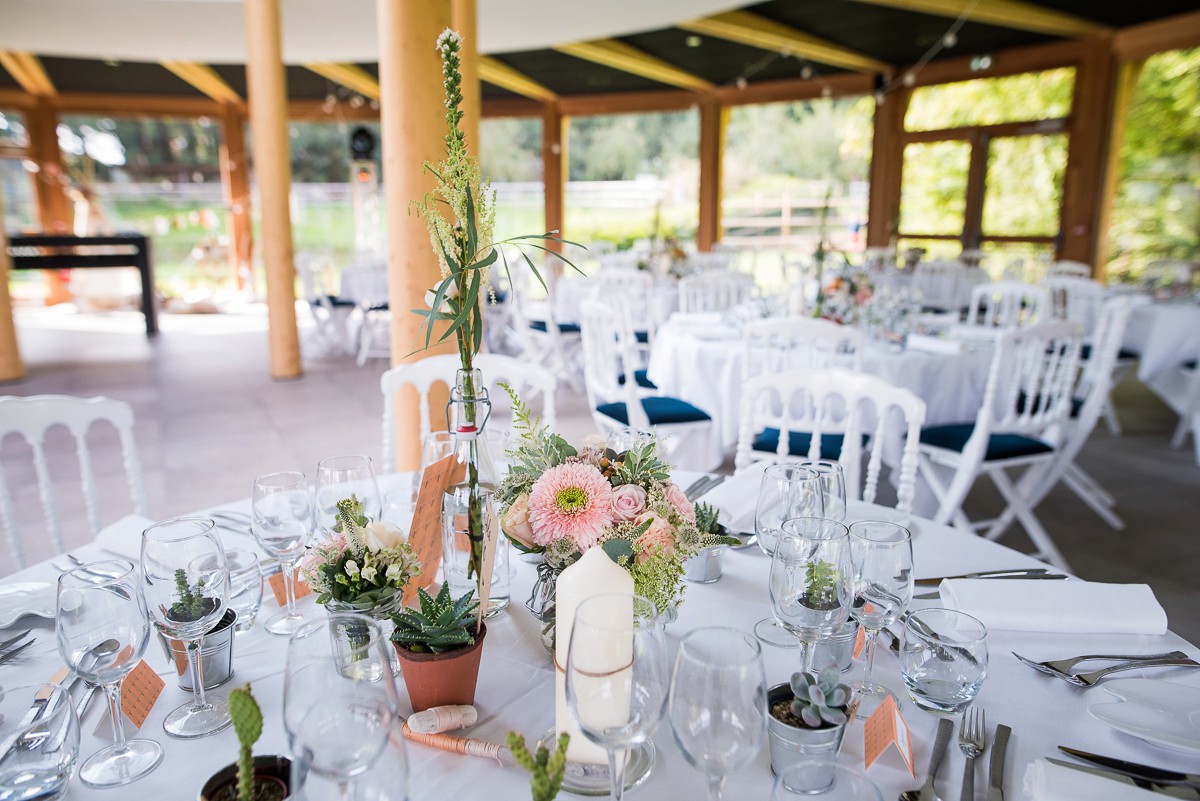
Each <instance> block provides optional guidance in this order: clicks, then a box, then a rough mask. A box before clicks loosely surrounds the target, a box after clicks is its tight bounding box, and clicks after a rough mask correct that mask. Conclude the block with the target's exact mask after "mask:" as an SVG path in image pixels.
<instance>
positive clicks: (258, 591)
mask: <svg viewBox="0 0 1200 801" xmlns="http://www.w3.org/2000/svg"><path fill="white" fill-rule="evenodd" d="M225 565H226V566H227V567H228V568H229V608H230V609H232V610H233V611H234V612H237V623H236V624H235V625H234V631H236V632H237V633H239V634H241V633H243V632H247V631H250V629H252V628H254V618H255V617H257V616H258V610H259V609H261V608H262V599H263V577H262V566H261V565H260V564H259V561H258V554H256V553H255V552H254V551H248V550H244V549H241V548H226V549H225Z"/></svg>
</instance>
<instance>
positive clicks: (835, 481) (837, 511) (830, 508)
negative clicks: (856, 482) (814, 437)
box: [799, 459, 846, 523]
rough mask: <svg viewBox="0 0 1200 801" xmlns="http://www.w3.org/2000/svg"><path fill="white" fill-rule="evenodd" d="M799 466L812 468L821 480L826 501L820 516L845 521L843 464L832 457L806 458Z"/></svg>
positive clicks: (823, 496) (823, 499)
mask: <svg viewBox="0 0 1200 801" xmlns="http://www.w3.org/2000/svg"><path fill="white" fill-rule="evenodd" d="M799 466H800V467H804V468H807V469H808V470H812V471H813V472H814V473H816V474H817V478H818V480H819V481H820V484H821V498H822V501H823V503H824V509H823V511H822V513H821V515H820V517H824V518H825V519H826V520H836V521H838V522H839V523H841V522H843V521H845V519H846V473H845V471H844V470H842V466H841V465H840V464H839V463H837V462H835V461H833V460H831V459H805V460H804V461H802V462H799Z"/></svg>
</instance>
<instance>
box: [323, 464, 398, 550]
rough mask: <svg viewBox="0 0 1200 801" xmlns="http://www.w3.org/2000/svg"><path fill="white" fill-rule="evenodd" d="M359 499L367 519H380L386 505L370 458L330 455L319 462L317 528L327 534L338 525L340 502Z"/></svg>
mask: <svg viewBox="0 0 1200 801" xmlns="http://www.w3.org/2000/svg"><path fill="white" fill-rule="evenodd" d="M351 496H353V497H355V498H357V499H358V502H359V503H361V504H362V507H363V515H364V516H366V518H367V520H378V519H379V513H380V510H381V508H382V503H381V501H380V499H379V484H378V483H377V482H376V481H375V468H374V467H373V466H372V465H371V457H370V456H330V457H328V458H326V459H322V460H321V461H319V462H317V525H318V527H319V528H320V529H321V531H323V532H325V533H326V534H330V533H332V532H333V530H334V528H335V527H336V526H337V514H338V509H337V505H338V501H341V500H345V499H346V498H349V497H351Z"/></svg>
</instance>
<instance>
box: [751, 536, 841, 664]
mask: <svg viewBox="0 0 1200 801" xmlns="http://www.w3.org/2000/svg"><path fill="white" fill-rule="evenodd" d="M851 570H852V568H851V565H850V535H849V532H848V531H847V529H846V527H845V526H844V525H842V524H841V523H839V522H837V521H836V520H825V519H823V518H817V517H800V518H796V519H794V520H788V521H787V522H785V523H784V524H783V534H782V535H781V536H780V538H779V542H778V544H777V545H776V547H775V554H774V556H772V557H771V572H770V577H769V579H768V582H769V585H770V591H771V610H772V611H773V612H774V613H775V619H776V620H778V621H779V623H780V624H781V625H782V626H783V627H784V628H785V629H787V630H788V631H790V632H791V633H792V634H793V635H794V636H795V637H796V638H797V639H799V640H800V642H801V643H803V644H804V646H805V648H804V669H805V670H809V671H811V670H813V666H814V664H815V661H816V643H817V640H819V639H821V638H823V637H830V636H832V635H833V633H834V631H836V630H837V629H838V628H840V627H841V625H842V624H843V623H845V622H846V618H847V615H848V614H849V607H850V601H851V597H850V578H851Z"/></svg>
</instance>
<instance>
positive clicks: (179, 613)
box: [171, 568, 204, 621]
mask: <svg viewBox="0 0 1200 801" xmlns="http://www.w3.org/2000/svg"><path fill="white" fill-rule="evenodd" d="M175 594H176V595H178V596H179V600H177V601H176V602H175V603H173V604H171V614H172V616H173V617H174V618H175V619H176V620H180V621H191V620H199V619H200V617H201V616H202V615H203V614H204V594H203V593H202V592H201V591H200V587H199V586H197V587H196V591H195V592H193V591H192V588H191V587H189V586H188V580H187V571H185V570H183V569H182V568H181V569H179V570H176V571H175Z"/></svg>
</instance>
